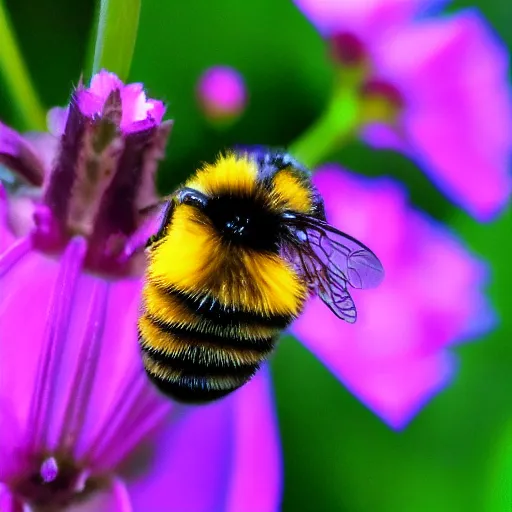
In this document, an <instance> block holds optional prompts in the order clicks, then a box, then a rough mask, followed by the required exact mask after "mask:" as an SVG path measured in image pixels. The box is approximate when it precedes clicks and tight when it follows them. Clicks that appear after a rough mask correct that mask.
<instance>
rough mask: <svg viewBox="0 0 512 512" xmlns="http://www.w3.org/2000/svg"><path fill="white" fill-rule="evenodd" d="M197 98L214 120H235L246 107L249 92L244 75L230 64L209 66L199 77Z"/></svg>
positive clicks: (204, 110) (209, 116) (208, 115)
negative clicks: (229, 65)
mask: <svg viewBox="0 0 512 512" xmlns="http://www.w3.org/2000/svg"><path fill="white" fill-rule="evenodd" d="M197 99H198V102H199V105H200V106H201V108H202V110H203V112H204V114H205V115H206V117H208V118H209V119H210V120H212V121H221V122H226V121H233V120H234V119H236V118H237V117H238V116H240V114H241V113H242V111H243V110H244V108H245V104H246V102H247V93H246V90H245V83H244V79H243V77H242V75H241V74H240V73H239V72H238V71H236V70H235V69H233V68H231V67H228V66H215V67H212V68H208V69H207V70H206V71H205V72H204V73H203V74H202V75H201V77H200V78H199V82H198V84H197Z"/></svg>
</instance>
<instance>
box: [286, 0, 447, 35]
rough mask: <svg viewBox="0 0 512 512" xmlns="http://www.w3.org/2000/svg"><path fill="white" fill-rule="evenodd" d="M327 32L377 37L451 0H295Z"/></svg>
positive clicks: (326, 33) (307, 15) (316, 24)
mask: <svg viewBox="0 0 512 512" xmlns="http://www.w3.org/2000/svg"><path fill="white" fill-rule="evenodd" d="M294 2H295V5H297V7H298V8H299V9H300V10H301V11H302V12H303V13H304V15H305V16H306V17H307V18H308V19H309V20H310V21H311V23H313V25H315V26H316V27H317V29H318V30H319V32H320V33H321V34H323V35H327V36H329V35H332V34H334V33H336V32H347V31H349V32H354V33H355V34H357V35H358V36H360V37H361V36H362V37H366V36H367V37H369V38H370V39H371V38H375V37H379V36H380V35H381V34H382V33H383V32H385V31H387V30H389V29H392V28H393V26H394V25H396V24H399V23H403V22H406V21H408V20H410V19H411V18H412V17H413V16H415V15H418V14H421V13H423V12H425V11H427V10H428V9H429V8H432V7H435V6H440V5H442V4H443V3H446V2H447V0H364V1H363V0H294Z"/></svg>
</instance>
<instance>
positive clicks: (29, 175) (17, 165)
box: [0, 123, 46, 186]
mask: <svg viewBox="0 0 512 512" xmlns="http://www.w3.org/2000/svg"><path fill="white" fill-rule="evenodd" d="M0 164H3V165H5V166H6V167H7V168H8V169H12V170H13V171H15V172H16V173H18V174H19V175H20V176H21V177H22V178H23V179H24V180H26V181H27V183H29V184H30V185H33V186H41V185H42V184H43V180H44V176H45V171H46V169H45V166H44V162H42V161H41V158H40V156H39V154H38V152H37V151H36V149H35V148H34V147H33V146H32V145H31V144H30V142H29V141H28V140H26V139H25V138H24V137H23V136H22V135H20V134H19V133H18V132H17V131H15V130H13V129H12V128H9V127H8V126H6V125H5V124H2V123H0Z"/></svg>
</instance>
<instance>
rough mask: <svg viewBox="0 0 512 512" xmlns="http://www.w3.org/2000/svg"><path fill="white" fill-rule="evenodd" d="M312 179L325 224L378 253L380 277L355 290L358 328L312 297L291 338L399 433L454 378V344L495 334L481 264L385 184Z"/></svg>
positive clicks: (328, 176) (333, 173)
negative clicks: (372, 286)
mask: <svg viewBox="0 0 512 512" xmlns="http://www.w3.org/2000/svg"><path fill="white" fill-rule="evenodd" d="M314 181H315V183H316V185H317V187H318V188H319V191H320V193H321V194H322V196H323V197H324V199H325V205H326V212H327V218H328V220H329V222H330V223H332V224H333V225H334V226H336V227H338V228H339V229H341V230H342V231H345V232H347V233H349V234H350V235H352V236H355V237H356V238H357V239H359V240H361V241H362V242H363V243H365V244H366V245H368V246H369V247H370V248H371V249H372V250H374V251H375V253H376V254H377V255H378V256H379V258H380V259H381V261H382V263H383V265H384V269H385V271H386V275H385V278H384V282H383V283H382V284H381V285H380V286H379V288H377V289H375V290H365V291H361V290H351V293H352V296H353V298H354V301H355V303H356V306H357V310H358V321H357V323H356V324H355V325H349V324H347V323H346V322H343V321H341V320H339V319H338V318H336V317H335V316H334V315H333V314H332V313H331V312H330V310H329V309H328V308H327V307H326V306H325V305H324V304H323V303H322V302H321V301H320V299H318V298H315V299H312V300H310V302H309V303H308V304H307V306H306V308H305V311H304V313H303V314H302V316H301V317H299V319H298V320H297V321H296V322H295V323H294V324H293V326H292V331H293V332H294V334H295V335H296V336H297V337H298V338H299V340H300V341H302V343H304V345H306V346H307V347H308V348H309V349H310V350H311V351H312V352H313V353H314V354H315V355H316V356H317V357H319V359H320V360H321V361H323V362H324V364H325V365H326V366H327V367H328V368H329V369H330V370H331V371H332V372H333V373H334V374H335V375H336V376H337V377H338V378H339V379H340V380H341V381H342V382H343V383H344V384H345V385H346V386H347V387H348V388H349V389H350V390H352V391H353V392H354V393H355V394H356V395H357V396H358V397H359V398H360V399H361V400H362V401H363V402H364V403H365V404H366V405H367V406H368V407H370V408H371V409H372V410H374V411H375V412H376V413H377V414H378V415H380V416H381V417H382V418H383V419H384V420H385V421H387V422H388V423H389V424H390V425H391V426H393V427H395V428H400V427H402V426H404V425H405V424H406V423H407V422H408V421H409V420H410V419H411V417H412V416H413V415H414V414H415V413H417V411H418V410H419V409H420V408H421V407H422V406H423V405H424V404H425V402H426V401H427V400H428V399H429V398H431V397H432V396H433V394H435V393H436V392H438V391H439V390H440V389H441V388H442V387H443V386H444V385H446V383H447V381H448V380H449V378H450V377H451V375H452V374H453V369H454V362H453V359H452V358H451V357H450V355H449V353H448V349H449V348H450V347H451V345H452V344H453V343H455V342H458V341H461V340H464V339H465V338H466V337H467V336H468V335H469V336H474V335H475V334H477V333H478V334H480V333H481V332H486V331H488V330H489V329H490V328H491V327H493V325H494V323H495V317H494V315H493V313H492V310H491V309H490V306H489V304H488V301H487V300H486V298H485V295H484V294H483V290H482V288H483V284H484V283H485V280H486V272H485V266H484V265H483V264H482V263H481V262H480V261H478V260H477V259H476V258H474V257H473V256H472V255H471V254H469V253H468V252H467V250H466V249H465V248H464V247H463V246H462V244H461V243H460V241H458V240H457V239H456V238H455V237H454V236H453V235H451V234H450V233H449V232H448V231H447V230H446V228H444V227H442V226H439V225H436V224H434V223H433V222H432V221H431V220H430V219H428V218H427V217H426V216H423V215H421V214H419V213H417V212H415V211H414V210H412V209H410V208H409V207H408V205H407V202H406V198H405V195H404V193H403V191H402V190H401V189H400V188H399V187H398V186H396V185H395V184H393V182H391V181H389V180H386V179H382V178H381V179H376V180H370V179H361V178H359V179H358V178H355V177H352V176H350V175H349V174H348V173H346V172H341V171H340V170H339V168H338V170H336V167H334V166H331V167H329V168H326V169H325V170H323V171H319V172H318V173H317V174H316V175H315V177H314ZM341 197H343V201H340V199H339V198H341Z"/></svg>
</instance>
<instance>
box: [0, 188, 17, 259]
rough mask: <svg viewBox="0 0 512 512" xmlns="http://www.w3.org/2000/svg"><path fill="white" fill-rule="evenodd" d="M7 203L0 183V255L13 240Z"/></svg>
mask: <svg viewBox="0 0 512 512" xmlns="http://www.w3.org/2000/svg"><path fill="white" fill-rule="evenodd" d="M8 208H9V203H8V198H7V192H6V191H5V188H4V186H3V185H2V183H0V255H1V254H2V253H3V252H4V251H5V250H6V249H7V248H8V247H9V246H10V245H11V244H12V242H13V241H14V233H13V232H12V230H11V228H10V226H9V210H8Z"/></svg>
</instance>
